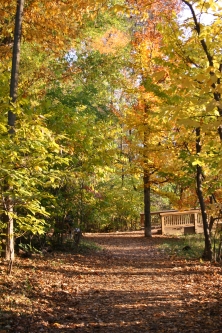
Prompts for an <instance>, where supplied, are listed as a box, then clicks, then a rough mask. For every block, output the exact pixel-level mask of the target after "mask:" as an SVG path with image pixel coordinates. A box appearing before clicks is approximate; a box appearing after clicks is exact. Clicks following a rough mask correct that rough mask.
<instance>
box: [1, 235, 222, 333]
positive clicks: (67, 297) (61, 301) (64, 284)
mask: <svg viewBox="0 0 222 333" xmlns="http://www.w3.org/2000/svg"><path fill="white" fill-rule="evenodd" d="M85 239H86V240H93V241H94V242H96V243H97V244H99V245H100V246H101V247H102V248H104V251H100V252H98V253H92V254H91V255H81V254H79V255H72V254H53V255H51V256H48V257H45V258H44V259H28V260H26V261H24V259H23V260H20V261H19V263H18V264H17V270H16V272H15V276H14V277H13V278H11V280H10V279H9V278H6V281H5V284H4V285H3V287H4V288H5V289H4V290H5V291H4V292H3V298H4V299H6V294H7V297H10V302H11V303H10V304H11V309H10V311H9V310H8V311H6V310H4V309H3V310H4V311H2V313H3V319H4V320H5V316H6V315H7V316H8V317H6V318H7V319H8V322H7V325H8V327H6V328H5V326H4V325H5V321H4V322H3V320H2V329H3V330H2V331H1V329H0V333H3V332H4V333H5V332H13V333H19V332H21V333H23V332H27V333H36V332H42V333H44V332H50V333H54V332H55V333H57V332H60V333H63V332H67V333H71V332H81V333H83V332H92V333H94V332H102V333H109V332H116V333H117V332H118V333H133V332H135V333H140V332H141V333H142V332H146V333H149V332H159V333H161V332H178V333H183V332H184V333H197V332H198V333H200V332H206V333H211V332H212V333H213V332H215V333H216V332H222V297H221V296H222V290H221V289H222V288H221V286H222V275H221V267H216V266H211V265H209V264H203V263H200V262H198V261H192V262H188V261H187V262H186V261H185V260H175V259H174V260H173V261H172V260H171V259H170V258H168V256H167V255H165V254H164V253H162V252H160V251H159V250H158V244H160V243H161V242H163V240H164V238H163V237H161V236H154V237H153V238H152V239H146V238H145V237H143V234H142V232H134V233H112V234H86V235H85ZM10 283H11V284H13V285H14V287H13V288H12V287H10ZM16 297H17V298H16ZM10 316H12V318H11V317H10ZM0 324H1V319H0ZM0 328H1V326H0Z"/></svg>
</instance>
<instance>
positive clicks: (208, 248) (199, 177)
mask: <svg viewBox="0 0 222 333" xmlns="http://www.w3.org/2000/svg"><path fill="white" fill-rule="evenodd" d="M196 152H197V154H199V153H200V152H201V142H200V128H199V127H198V128H196ZM196 182H197V196H198V199H199V203H200V209H201V215H202V220H203V229H204V236H205V248H204V253H203V258H204V259H207V260H212V258H213V251H212V244H211V237H210V229H209V222H208V216H207V212H206V207H205V202H204V197H203V191H202V182H203V172H202V168H201V166H200V165H197V170H196Z"/></svg>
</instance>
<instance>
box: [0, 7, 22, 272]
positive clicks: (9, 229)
mask: <svg viewBox="0 0 222 333" xmlns="http://www.w3.org/2000/svg"><path fill="white" fill-rule="evenodd" d="M24 1H25V0H17V8H16V16H15V29H14V44H13V55H12V70H11V81H10V100H11V102H12V103H15V102H16V100H17V91H18V78H19V61H20V44H21V35H22V15H23V10H24ZM15 120H16V115H15V114H14V113H13V112H12V111H11V110H9V112H8V125H9V134H11V135H13V133H14V127H15ZM12 190H13V189H12V188H11V186H9V184H7V182H6V184H5V191H6V192H7V193H10V192H11V191H12ZM13 208H14V207H13V199H12V197H11V196H10V195H9V194H7V195H6V196H5V198H4V213H3V222H4V224H5V226H6V227H5V230H4V235H5V237H4V238H5V239H4V240H3V252H2V253H3V256H4V258H5V259H7V260H9V261H10V264H9V265H10V266H9V273H11V269H12V262H13V260H14V237H13V232H14V225H13V222H14V221H13V217H12V215H13V210H14V209H13Z"/></svg>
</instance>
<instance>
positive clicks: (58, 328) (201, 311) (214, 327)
mask: <svg viewBox="0 0 222 333" xmlns="http://www.w3.org/2000/svg"><path fill="white" fill-rule="evenodd" d="M35 297H38V296H37V295H36V296H35V295H32V297H31V295H30V301H31V302H32V301H33V300H34V299H35ZM38 302H39V309H33V313H32V315H25V314H22V312H21V314H20V316H18V315H17V314H13V311H12V315H14V316H15V318H14V322H16V324H15V326H13V324H12V325H11V329H10V330H9V332H13V333H15V332H16V333H19V332H22V333H36V332H43V333H44V332H48V333H49V332H50V333H56V332H59V333H62V332H67V333H68V332H82V333H83V332H92V333H93V332H103V333H107V332H119V333H129V332H130V333H131V332H136V333H138V332H141V333H142V332H184V333H185V332H187V333H189V332H190V333H191V332H195V333H196V332H198V333H199V332H207V333H209V332H215V333H216V332H221V331H220V329H221V322H220V320H219V315H220V310H221V308H219V305H218V303H215V304H213V305H212V304H209V303H208V302H207V301H206V302H202V303H199V302H198V300H193V301H192V295H189V294H188V293H186V294H181V293H180V292H179V291H178V292H173V293H172V292H171V293H170V294H169V293H168V292H167V291H165V292H163V291H162V290H161V291H158V290H157V291H155V292H154V291H150V292H149V291H145V292H140V293H138V292H134V291H132V290H125V291H114V290H112V291H104V290H96V289H94V290H91V291H89V292H86V293H84V292H83V293H82V294H80V295H74V294H69V293H66V292H64V291H62V292H53V293H49V294H42V295H41V299H38ZM46 305H47V308H45V306H46ZM41 309H42V310H41ZM20 310H22V309H20ZM16 317H17V318H16ZM24 320H25V323H26V326H25V327H24Z"/></svg>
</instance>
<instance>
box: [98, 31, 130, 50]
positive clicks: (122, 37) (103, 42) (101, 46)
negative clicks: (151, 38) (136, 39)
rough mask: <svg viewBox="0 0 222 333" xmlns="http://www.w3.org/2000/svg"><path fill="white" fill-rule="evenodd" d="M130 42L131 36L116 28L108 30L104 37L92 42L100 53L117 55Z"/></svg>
mask: <svg viewBox="0 0 222 333" xmlns="http://www.w3.org/2000/svg"><path fill="white" fill-rule="evenodd" d="M128 42H129V36H128V35H127V33H126V32H122V31H120V30H118V29H116V28H110V29H108V30H107V31H106V32H105V33H104V34H103V35H102V36H99V37H97V38H96V39H94V40H93V42H92V47H93V49H95V50H98V51H99V52H100V53H106V54H108V53H116V51H117V50H118V49H119V48H122V47H125V46H126V45H127V44H128Z"/></svg>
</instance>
